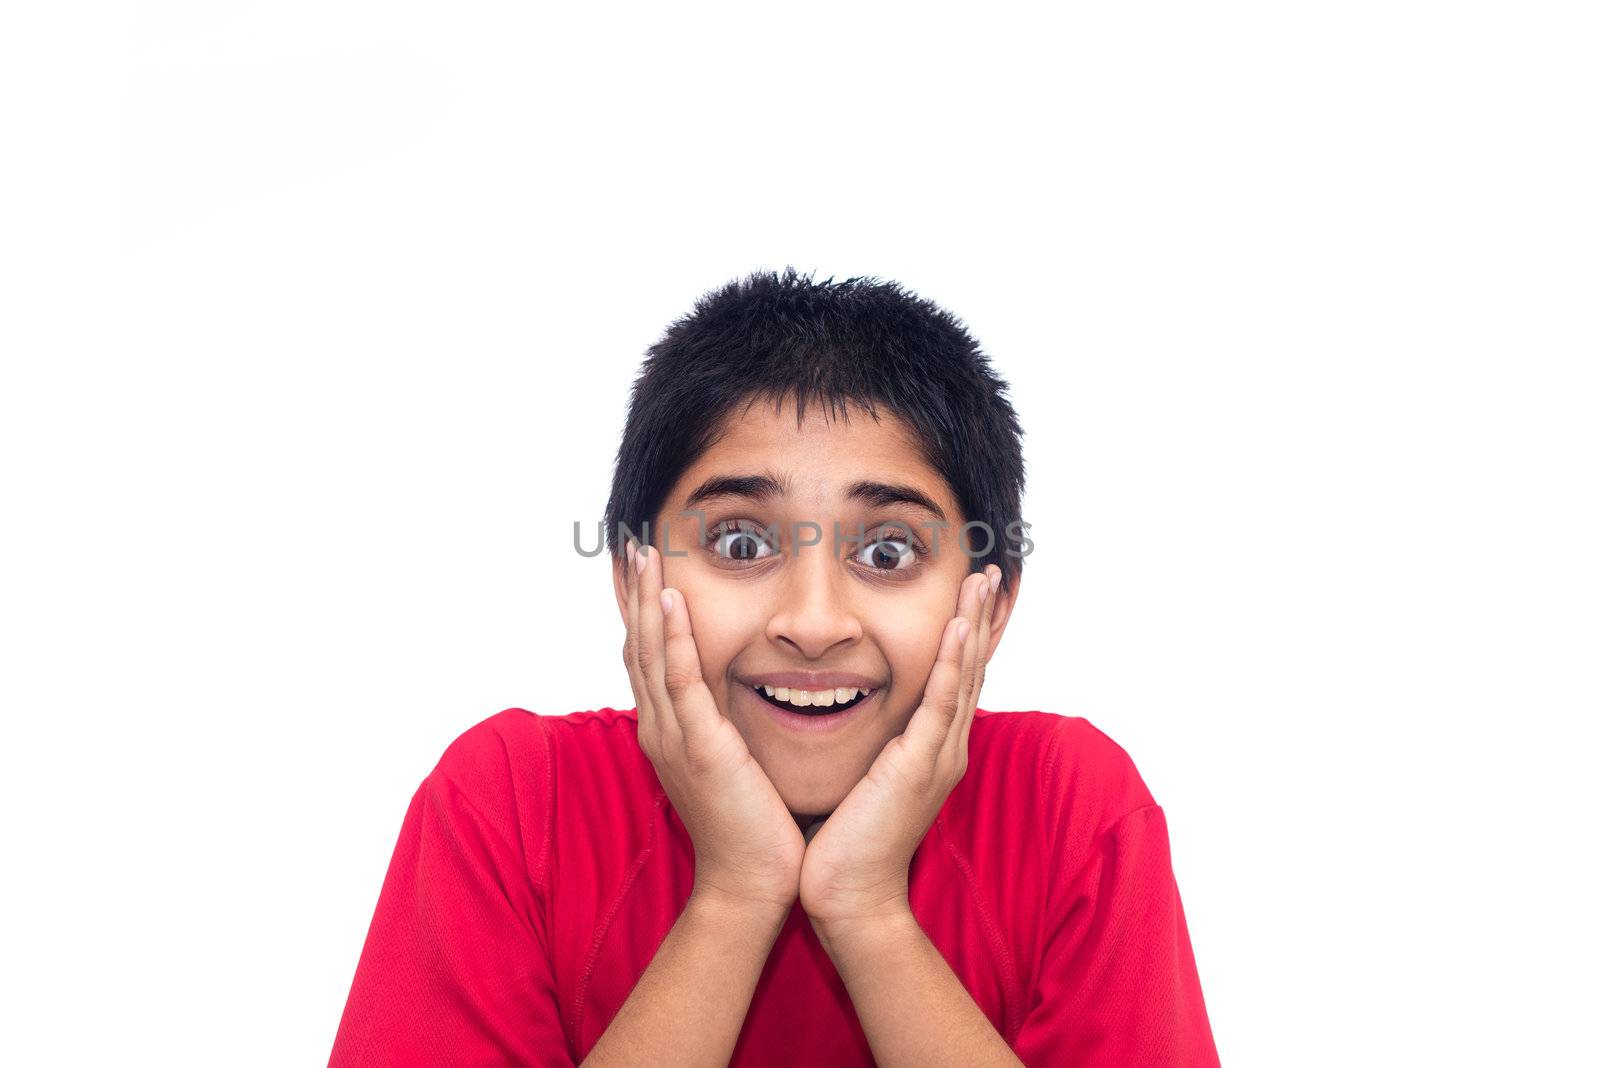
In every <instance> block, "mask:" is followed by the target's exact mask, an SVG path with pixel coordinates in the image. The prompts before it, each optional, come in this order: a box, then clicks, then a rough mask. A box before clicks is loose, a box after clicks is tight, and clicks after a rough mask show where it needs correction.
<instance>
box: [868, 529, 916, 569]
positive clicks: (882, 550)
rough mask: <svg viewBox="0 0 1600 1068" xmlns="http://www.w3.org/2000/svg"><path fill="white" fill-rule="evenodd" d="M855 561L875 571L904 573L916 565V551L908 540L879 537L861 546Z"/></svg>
mask: <svg viewBox="0 0 1600 1068" xmlns="http://www.w3.org/2000/svg"><path fill="white" fill-rule="evenodd" d="M856 559H858V560H860V561H861V562H862V563H863V564H866V565H867V566H868V567H870V568H872V569H873V570H875V571H904V570H906V569H907V568H909V567H911V566H912V565H913V564H914V563H916V559H917V550H916V547H915V546H914V545H912V544H911V541H910V539H908V538H904V537H880V538H877V539H875V540H873V541H869V542H867V543H866V544H865V545H863V546H862V547H861V552H860V553H859V554H858V555H857V557H856Z"/></svg>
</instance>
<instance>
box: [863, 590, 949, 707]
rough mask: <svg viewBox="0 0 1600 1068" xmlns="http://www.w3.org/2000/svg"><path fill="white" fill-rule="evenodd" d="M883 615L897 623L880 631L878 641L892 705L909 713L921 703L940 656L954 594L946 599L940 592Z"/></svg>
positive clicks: (894, 608) (896, 607) (878, 631)
mask: <svg viewBox="0 0 1600 1068" xmlns="http://www.w3.org/2000/svg"><path fill="white" fill-rule="evenodd" d="M886 611H887V613H888V615H887V618H892V619H894V620H896V621H897V622H896V623H895V625H893V626H889V627H879V628H878V629H877V632H876V633H877V641H878V645H879V648H881V649H882V650H883V655H884V657H885V658H886V659H887V660H888V661H889V671H890V674H891V676H892V679H893V683H892V685H893V690H894V698H895V702H896V704H897V705H898V706H900V707H901V708H902V709H910V708H912V707H914V706H915V705H916V704H917V702H918V701H919V700H920V699H921V696H922V687H923V684H924V683H926V682H927V681H928V673H929V672H930V671H932V670H933V662H934V660H935V659H936V658H937V657H938V655H939V639H940V638H942V637H943V636H944V628H945V625H946V624H947V623H949V621H950V617H951V616H952V615H953V614H954V613H955V593H954V592H951V593H950V594H949V595H948V597H946V595H945V594H944V593H943V592H942V591H941V592H939V593H938V594H936V595H930V596H928V597H925V598H918V603H916V604H915V605H910V604H900V605H895V606H894V607H893V608H892V609H888V610H886Z"/></svg>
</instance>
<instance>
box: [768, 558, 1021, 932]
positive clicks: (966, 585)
mask: <svg viewBox="0 0 1600 1068" xmlns="http://www.w3.org/2000/svg"><path fill="white" fill-rule="evenodd" d="M999 581H1000V569H999V568H998V567H996V566H995V565H993V564H991V565H989V567H987V568H985V569H984V571H983V572H982V573H981V574H975V575H970V576H968V577H967V579H966V580H965V581H964V582H963V583H962V586H961V591H960V593H959V594H958V596H957V598H956V614H955V616H954V617H953V618H951V620H950V622H949V623H948V624H947V625H946V626H945V629H944V636H943V638H942V639H941V641H940V643H939V656H938V659H937V660H935V661H934V664H933V670H932V671H931V672H930V673H929V675H928V682H927V685H926V686H925V687H924V689H923V694H922V703H921V705H919V706H918V707H917V710H916V712H915V713H913V714H912V716H911V721H910V723H908V724H907V725H906V730H905V733H903V734H901V735H899V736H898V737H896V738H892V739H890V740H889V743H888V744H887V745H885V746H884V747H883V751H882V752H880V753H879V754H878V758H877V760H876V761H874V762H873V765H872V767H871V768H870V769H868V771H867V774H866V776H865V777H864V778H863V779H862V780H861V781H860V782H858V783H857V784H856V785H855V787H854V788H853V789H852V790H851V791H850V793H849V794H847V795H846V796H845V799H844V800H843V801H841V802H840V803H839V807H838V808H836V809H834V811H833V814H832V815H830V816H829V817H828V818H827V820H826V821H824V822H823V824H822V827H821V829H820V830H818V831H817V833H816V836H815V837H814V838H812V840H811V843H810V845H808V846H807V847H806V853H805V857H804V862H803V865H802V868H801V872H800V904H801V907H803V908H804V909H805V911H806V915H807V916H808V917H809V918H810V920H811V923H812V926H813V927H814V928H816V929H817V931H818V933H819V934H823V933H824V929H825V928H833V929H835V930H836V929H837V928H839V927H842V926H849V925H851V924H854V923H857V922H867V923H873V922H882V921H884V920H889V919H898V918H901V917H903V916H904V915H908V914H909V912H910V901H909V897H908V895H909V891H910V885H909V882H910V869H911V857H912V855H913V854H915V853H916V851H917V846H918V845H919V844H920V843H921V842H922V840H923V838H924V837H926V836H927V833H928V828H929V827H930V826H932V825H933V819H934V817H935V816H936V815H938V813H939V809H940V808H942V807H943V806H944V802H945V799H946V798H947V797H949V796H950V791H951V790H952V789H954V788H955V785H956V783H958V782H960V781H961V777H962V776H963V775H965V774H966V771H967V736H968V734H969V733H970V731H971V727H972V719H973V711H974V710H975V709H976V708H977V705H978V690H979V688H980V687H982V685H983V669H984V665H985V663H986V661H987V660H988V655H989V622H990V619H991V618H992V616H993V614H994V602H995V601H996V600H997V598H996V596H995V587H996V586H997V585H998V584H999ZM963 629H964V630H965V631H966V633H965V634H963V633H962V631H963Z"/></svg>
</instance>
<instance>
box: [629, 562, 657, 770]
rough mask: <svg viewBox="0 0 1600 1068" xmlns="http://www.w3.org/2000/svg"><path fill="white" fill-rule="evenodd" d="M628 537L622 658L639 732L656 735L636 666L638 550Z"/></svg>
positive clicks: (652, 709)
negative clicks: (636, 706)
mask: <svg viewBox="0 0 1600 1068" xmlns="http://www.w3.org/2000/svg"><path fill="white" fill-rule="evenodd" d="M635 548H636V547H635V545H634V541H633V539H632V538H629V539H628V542H627V544H626V545H625V546H624V548H623V555H624V557H625V562H624V565H623V571H622V573H623V581H624V583H625V584H626V585H627V589H628V637H627V641H626V642H625V643H624V644H623V660H624V661H625V662H626V663H627V666H628V681H629V683H631V684H632V686H633V699H634V700H635V701H637V702H638V704H639V733H640V734H641V735H643V736H644V737H646V738H649V739H652V740H655V739H659V738H660V733H661V727H660V723H659V721H658V718H657V717H656V715H655V705H654V703H653V702H652V701H651V700H650V690H649V687H648V686H647V685H646V683H645V678H644V672H643V671H642V670H641V669H640V666H639V581H638V580H639V575H638V568H637V565H638V554H637V552H636V551H635Z"/></svg>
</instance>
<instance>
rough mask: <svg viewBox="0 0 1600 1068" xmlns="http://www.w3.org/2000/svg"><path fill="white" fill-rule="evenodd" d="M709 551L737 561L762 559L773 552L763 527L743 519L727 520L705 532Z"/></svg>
mask: <svg viewBox="0 0 1600 1068" xmlns="http://www.w3.org/2000/svg"><path fill="white" fill-rule="evenodd" d="M706 540H707V541H708V542H710V543H711V551H712V552H713V553H715V554H716V555H717V556H720V557H721V558H722V559H724V560H732V561H736V562H738V563H747V562H753V561H756V560H762V559H765V558H766V557H769V556H771V555H772V554H773V551H774V550H773V545H772V543H771V542H770V541H768V540H767V537H766V531H765V529H764V528H762V527H760V526H757V525H756V524H754V523H748V522H746V521H744V520H727V521H724V522H721V523H718V524H717V525H716V526H714V527H712V528H711V529H710V530H708V531H707V532H706Z"/></svg>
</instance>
